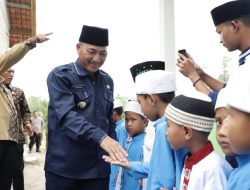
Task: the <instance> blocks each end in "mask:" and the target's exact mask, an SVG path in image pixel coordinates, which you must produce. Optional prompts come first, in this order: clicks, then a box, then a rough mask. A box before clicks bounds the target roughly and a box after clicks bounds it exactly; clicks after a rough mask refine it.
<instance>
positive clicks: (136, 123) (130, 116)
mask: <svg viewBox="0 0 250 190" xmlns="http://www.w3.org/2000/svg"><path fill="white" fill-rule="evenodd" d="M147 125H148V120H147V119H146V118H144V117H143V116H141V115H140V114H138V113H135V112H131V111H126V112H125V127H126V130H127V132H128V134H129V136H132V137H133V136H134V135H139V134H142V133H144V131H145V127H146V126H147Z"/></svg>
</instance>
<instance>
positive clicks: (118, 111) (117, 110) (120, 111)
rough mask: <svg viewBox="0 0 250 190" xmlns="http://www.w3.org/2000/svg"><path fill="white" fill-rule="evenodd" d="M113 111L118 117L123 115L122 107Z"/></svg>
mask: <svg viewBox="0 0 250 190" xmlns="http://www.w3.org/2000/svg"><path fill="white" fill-rule="evenodd" d="M113 111H115V112H116V113H117V114H118V115H122V113H123V108H122V107H117V108H114V109H113Z"/></svg>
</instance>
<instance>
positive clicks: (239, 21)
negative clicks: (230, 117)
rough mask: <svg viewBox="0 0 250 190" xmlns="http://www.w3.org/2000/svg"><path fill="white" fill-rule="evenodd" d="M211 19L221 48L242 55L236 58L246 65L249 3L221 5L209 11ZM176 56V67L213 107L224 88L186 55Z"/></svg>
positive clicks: (249, 49)
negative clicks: (207, 98)
mask: <svg viewBox="0 0 250 190" xmlns="http://www.w3.org/2000/svg"><path fill="white" fill-rule="evenodd" d="M211 16H212V19H213V22H214V25H215V27H216V32H217V33H218V34H219V35H220V42H221V43H222V44H223V46H224V47H226V48H227V49H228V51H234V50H240V51H241V52H242V53H241V54H240V56H239V65H240V66H241V67H242V66H243V65H244V64H250V63H247V62H249V61H247V59H246V58H247V57H248V55H249V54H250V1H249V0H236V1H230V2H227V3H224V4H222V5H220V6H217V7H215V8H214V9H212V11H211ZM179 56H180V57H179V58H178V59H177V66H178V67H179V69H180V72H181V73H182V74H183V75H185V76H186V77H188V78H189V79H190V80H191V82H192V83H193V86H194V87H195V88H196V89H197V90H198V91H201V92H203V93H205V94H208V95H209V96H210V97H211V98H212V100H213V104H214V105H215V103H216V99H217V95H218V92H219V91H220V90H221V89H222V88H224V87H225V84H224V83H222V82H220V81H218V80H216V79H214V78H213V77H211V76H209V75H208V74H207V73H205V72H204V71H203V70H202V69H201V68H200V67H199V66H198V65H197V64H196V63H195V62H194V60H193V59H192V57H191V56H190V55H189V56H188V57H185V56H184V55H181V54H179ZM208 87H209V88H208Z"/></svg>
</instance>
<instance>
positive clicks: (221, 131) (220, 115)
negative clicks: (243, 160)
mask: <svg viewBox="0 0 250 190" xmlns="http://www.w3.org/2000/svg"><path fill="white" fill-rule="evenodd" d="M226 116H227V108H226V107H220V108H218V109H216V111H215V120H216V138H217V142H218V143H219V145H220V147H221V148H222V150H223V152H224V153H225V154H226V155H233V154H234V153H233V150H232V149H231V147H230V144H229V139H228V128H227V126H226V125H223V120H224V119H225V118H226Z"/></svg>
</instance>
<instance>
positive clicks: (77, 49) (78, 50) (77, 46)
mask: <svg viewBox="0 0 250 190" xmlns="http://www.w3.org/2000/svg"><path fill="white" fill-rule="evenodd" d="M80 48H81V45H80V44H79V43H77V44H76V51H77V53H78V55H79V52H80Z"/></svg>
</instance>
